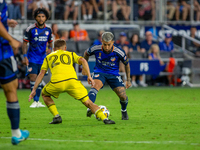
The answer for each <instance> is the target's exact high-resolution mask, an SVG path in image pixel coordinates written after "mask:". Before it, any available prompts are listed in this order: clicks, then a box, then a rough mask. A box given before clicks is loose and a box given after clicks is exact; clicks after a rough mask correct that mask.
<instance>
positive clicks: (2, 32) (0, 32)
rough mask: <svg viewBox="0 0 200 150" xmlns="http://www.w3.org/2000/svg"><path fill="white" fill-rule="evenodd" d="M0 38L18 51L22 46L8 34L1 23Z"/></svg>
mask: <svg viewBox="0 0 200 150" xmlns="http://www.w3.org/2000/svg"><path fill="white" fill-rule="evenodd" d="M0 36H1V37H3V38H4V39H6V40H8V41H9V44H10V46H12V47H13V48H14V49H17V48H18V47H19V46H20V42H18V41H17V40H15V39H13V38H12V36H11V35H10V34H9V33H8V31H7V30H6V28H5V27H4V25H3V24H2V22H0Z"/></svg>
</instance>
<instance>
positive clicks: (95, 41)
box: [93, 30, 105, 45]
mask: <svg viewBox="0 0 200 150" xmlns="http://www.w3.org/2000/svg"><path fill="white" fill-rule="evenodd" d="M104 32H105V31H104V30H100V31H99V33H98V38H97V39H96V40H94V42H93V45H101V44H102V39H101V35H102V34H103V33H104Z"/></svg>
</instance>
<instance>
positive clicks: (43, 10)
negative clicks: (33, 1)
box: [33, 8, 49, 21]
mask: <svg viewBox="0 0 200 150" xmlns="http://www.w3.org/2000/svg"><path fill="white" fill-rule="evenodd" d="M40 12H43V13H44V15H45V16H46V18H47V19H46V21H47V20H48V19H49V12H48V11H47V10H46V9H45V8H37V9H36V10H35V11H34V13H33V18H34V19H35V18H36V17H37V15H38V14H39V13H40Z"/></svg>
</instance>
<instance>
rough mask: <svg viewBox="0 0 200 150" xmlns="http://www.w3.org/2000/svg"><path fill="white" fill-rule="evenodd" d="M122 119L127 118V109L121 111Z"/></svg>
mask: <svg viewBox="0 0 200 150" xmlns="http://www.w3.org/2000/svg"><path fill="white" fill-rule="evenodd" d="M122 120H129V117H128V113H127V111H122Z"/></svg>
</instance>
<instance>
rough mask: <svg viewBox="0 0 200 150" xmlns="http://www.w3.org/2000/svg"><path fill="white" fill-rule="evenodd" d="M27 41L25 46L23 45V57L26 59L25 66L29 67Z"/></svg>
mask: <svg viewBox="0 0 200 150" xmlns="http://www.w3.org/2000/svg"><path fill="white" fill-rule="evenodd" d="M27 43H28V42H27V41H23V44H22V53H23V56H24V59H23V64H25V65H26V66H28V65H29V61H28V58H27Z"/></svg>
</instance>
